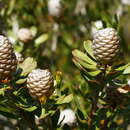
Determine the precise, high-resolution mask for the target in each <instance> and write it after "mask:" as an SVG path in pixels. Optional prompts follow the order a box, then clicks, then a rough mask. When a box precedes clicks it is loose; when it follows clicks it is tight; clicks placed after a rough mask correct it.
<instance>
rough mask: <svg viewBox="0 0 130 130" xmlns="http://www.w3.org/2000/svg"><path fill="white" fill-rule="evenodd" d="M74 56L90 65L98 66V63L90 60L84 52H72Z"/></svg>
mask: <svg viewBox="0 0 130 130" xmlns="http://www.w3.org/2000/svg"><path fill="white" fill-rule="evenodd" d="M72 55H73V56H74V57H75V58H78V59H81V60H83V61H85V62H87V63H89V64H93V65H96V62H94V61H93V60H92V59H90V58H89V57H88V56H87V55H85V54H84V53H83V52H81V51H79V50H77V49H75V50H73V51H72Z"/></svg>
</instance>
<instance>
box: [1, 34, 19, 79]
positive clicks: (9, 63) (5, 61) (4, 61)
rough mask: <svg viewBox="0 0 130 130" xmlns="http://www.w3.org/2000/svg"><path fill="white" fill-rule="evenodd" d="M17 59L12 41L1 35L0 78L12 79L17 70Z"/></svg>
mask: <svg viewBox="0 0 130 130" xmlns="http://www.w3.org/2000/svg"><path fill="white" fill-rule="evenodd" d="M16 67H17V61H16V56H15V54H14V52H13V47H12V44H11V43H10V41H9V40H8V39H7V38H6V37H5V36H3V35H0V79H1V80H3V79H10V78H11V74H12V72H14V71H15V70H16Z"/></svg>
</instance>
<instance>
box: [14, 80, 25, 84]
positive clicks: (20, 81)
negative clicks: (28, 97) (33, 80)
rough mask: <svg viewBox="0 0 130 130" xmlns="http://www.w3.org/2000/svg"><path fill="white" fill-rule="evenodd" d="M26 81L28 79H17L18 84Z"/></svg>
mask: <svg viewBox="0 0 130 130" xmlns="http://www.w3.org/2000/svg"><path fill="white" fill-rule="evenodd" d="M25 82H26V79H19V80H17V81H16V84H23V83H25Z"/></svg>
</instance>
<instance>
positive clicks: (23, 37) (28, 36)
mask: <svg viewBox="0 0 130 130" xmlns="http://www.w3.org/2000/svg"><path fill="white" fill-rule="evenodd" d="M17 36H18V39H19V40H20V41H22V42H23V43H28V42H30V41H31V40H32V39H33V35H32V32H31V31H30V30H29V29H28V28H21V29H20V30H19V31H18V34H17Z"/></svg>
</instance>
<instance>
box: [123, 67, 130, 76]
mask: <svg viewBox="0 0 130 130" xmlns="http://www.w3.org/2000/svg"><path fill="white" fill-rule="evenodd" d="M123 74H130V66H128V67H127V68H126V69H125V70H124V72H123Z"/></svg>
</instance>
